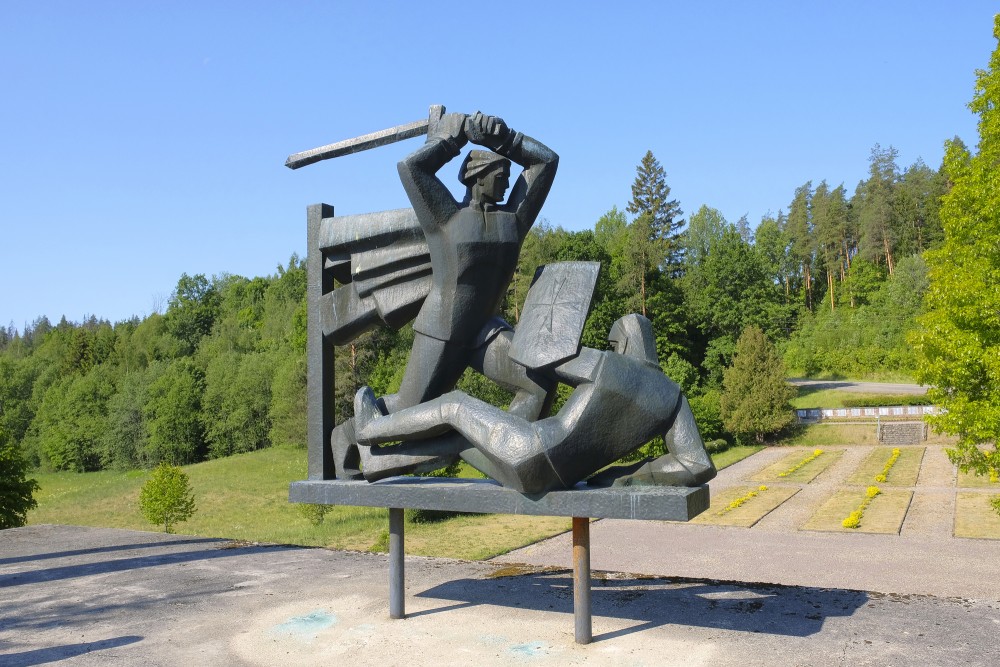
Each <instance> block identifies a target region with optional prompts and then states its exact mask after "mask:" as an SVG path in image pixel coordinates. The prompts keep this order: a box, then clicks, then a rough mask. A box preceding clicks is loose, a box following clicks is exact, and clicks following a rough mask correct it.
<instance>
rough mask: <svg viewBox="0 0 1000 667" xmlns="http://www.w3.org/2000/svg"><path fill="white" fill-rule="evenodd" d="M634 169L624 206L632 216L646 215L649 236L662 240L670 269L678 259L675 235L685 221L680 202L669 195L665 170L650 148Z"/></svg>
mask: <svg viewBox="0 0 1000 667" xmlns="http://www.w3.org/2000/svg"><path fill="white" fill-rule="evenodd" d="M635 171H636V175H635V181H633V183H632V200H631V201H630V202H629V204H628V206H627V207H626V210H627V211H628V212H629V213H631V214H633V215H635V216H643V215H647V214H648V215H649V221H648V225H649V234H650V239H651V240H653V241H658V242H660V243H661V244H662V246H663V247H662V252H663V259H664V261H665V263H666V268H667V269H668V270H673V269H674V268H676V267H677V265H678V264H679V263H680V257H679V252H678V249H679V243H678V238H679V236H680V229H681V226H682V225H683V224H684V221H683V220H681V219H680V217H681V216H682V215H683V212H682V211H681V206H680V204H679V203H678V202H677V200H676V199H670V198H669V197H670V187H669V186H668V185H667V173H666V171H664V169H663V167H662V166H661V165H660V163H659V161H658V160H657V159H656V158H655V157H654V156H653V151H646V154H645V155H644V156H643V158H642V162H640V163H639V166H638V167H636V168H635Z"/></svg>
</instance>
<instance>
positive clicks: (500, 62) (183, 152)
mask: <svg viewBox="0 0 1000 667" xmlns="http://www.w3.org/2000/svg"><path fill="white" fill-rule="evenodd" d="M947 5H952V6H950V7H948V6H947ZM997 11H1000V4H998V3H996V2H981V1H972V0H969V1H965V0H963V1H962V2H958V3H943V2H941V3H931V2H914V1H913V0H911V1H910V2H896V1H882V2H852V1H847V2H839V3H830V2H828V3H807V2H755V3H750V2H712V1H706V2H699V3H693V2H689V1H686V2H674V1H664V2H617V3H606V2H601V3H597V2H594V3H590V2H574V3H568V2H567V3H558V2H552V3H546V2H537V1H535V2H502V3H433V4H431V3H414V2H411V3H376V2H370V3H362V2H288V3H276V2H272V3H262V2H253V1H243V2H156V3H153V2H150V3H138V2H103V1H101V0H91V1H89V2H47V1H45V0H35V1H18V0H8V1H7V2H4V3H2V4H0V86H2V90H3V98H2V99H3V103H2V104H0V128H2V130H0V229H2V236H0V238H2V240H0V267H2V268H3V275H4V280H3V285H2V287H0V323H3V324H4V325H6V324H7V323H8V322H13V323H14V325H15V326H16V327H18V328H19V329H21V328H23V326H24V324H25V323H30V322H31V321H32V320H34V319H35V318H37V317H39V316H41V315H46V316H47V317H49V318H50V319H51V320H53V321H57V320H58V319H59V318H60V317H61V316H63V315H65V316H66V317H67V318H68V319H70V320H74V321H79V320H81V319H82V318H83V317H84V316H85V315H88V314H95V315H97V316H99V317H103V318H108V319H110V320H112V321H116V320H120V319H124V318H127V317H130V316H131V315H139V316H144V315H147V314H149V313H150V312H152V311H153V310H154V309H158V308H159V309H162V308H165V306H166V301H167V299H168V298H169V295H170V292H171V291H172V289H173V287H174V286H175V285H176V282H177V279H178V277H179V276H180V274H181V273H182V272H187V273H189V274H195V273H204V274H206V275H214V274H220V273H225V272H228V273H235V274H240V275H245V276H254V275H268V274H271V273H273V272H274V271H275V268H276V266H277V264H278V263H284V262H286V261H287V260H288V257H289V256H290V255H291V254H292V253H293V252H298V253H299V254H304V253H305V208H306V206H307V205H308V204H311V203H317V202H326V203H329V204H332V205H334V207H335V208H336V211H337V212H338V213H340V214H351V213H361V212H366V211H374V210H382V209H390V208H399V207H403V206H406V205H407V200H406V197H405V195H404V194H403V191H402V188H401V186H400V185H399V182H398V178H397V175H396V169H395V162H396V161H397V160H399V159H400V158H401V157H403V156H404V155H405V154H406V153H408V152H409V151H411V150H413V149H415V148H416V147H417V146H419V141H420V140H419V139H411V140H409V141H408V142H403V143H400V144H396V145H394V146H390V147H384V148H380V149H376V150H373V151H369V152H367V153H363V154H358V155H354V156H348V157H343V158H339V159H335V160H330V161H326V162H322V163H319V164H315V165H312V166H309V167H305V168H302V169H299V170H297V171H291V170H289V169H286V168H285V167H284V166H283V165H284V160H285V158H286V156H288V155H289V154H291V153H295V152H298V151H301V150H306V149H309V148H313V147H315V146H319V145H323V144H327V143H331V142H333V141H337V140H340V139H344V138H348V137H353V136H357V135H360V134H364V133H367V132H372V131H375V130H379V129H382V128H385V127H390V126H393V125H397V124H401V123H406V122H409V121H413V120H418V119H420V118H425V117H426V115H427V108H428V106H429V105H431V104H444V105H446V106H447V107H448V109H449V111H461V112H467V113H471V112H473V111H475V110H477V109H481V110H482V111H484V112H485V113H491V114H495V115H499V116H501V117H503V118H504V119H505V120H506V121H507V122H508V124H509V125H510V126H511V127H513V128H515V129H518V130H521V131H523V132H525V133H527V134H529V135H531V136H534V137H536V138H537V139H539V140H541V141H543V142H544V143H546V144H547V145H549V146H550V147H552V148H553V149H554V150H555V151H556V152H558V153H559V155H560V158H561V159H560V167H559V175H558V177H557V178H556V184H555V186H554V187H553V189H552V192H551V194H550V196H549V199H548V202H547V203H546V206H545V208H544V209H543V211H542V217H543V218H544V219H546V220H548V222H549V223H550V224H552V225H553V226H563V227H565V228H567V229H573V230H577V229H585V228H590V227H592V226H593V224H594V222H595V221H596V220H597V219H598V218H599V217H600V216H601V215H602V214H603V213H604V212H605V211H607V210H608V209H610V208H611V207H612V206H618V207H619V208H624V206H625V205H626V204H627V202H628V200H629V197H630V185H631V183H632V180H633V178H634V176H635V166H636V165H637V164H638V162H639V160H640V159H641V158H642V156H643V154H644V153H645V152H646V150H652V151H653V153H654V154H655V155H656V157H657V158H658V159H659V160H660V162H661V164H662V165H663V167H664V168H665V169H666V171H667V182H668V184H669V185H670V187H671V189H672V192H671V194H672V196H673V197H675V198H677V199H678V200H679V201H680V203H681V207H682V209H683V210H684V212H685V214H687V215H690V214H691V213H693V212H695V211H696V210H697V209H698V208H699V207H700V206H701V205H703V204H707V205H709V206H712V207H715V208H718V209H719V210H720V211H722V213H723V215H725V217H726V218H727V219H729V220H731V221H735V220H736V219H738V218H739V217H740V216H741V215H743V214H747V215H748V216H749V219H750V221H751V224H754V225H756V223H757V222H759V220H760V218H761V216H762V215H764V214H765V213H767V212H768V211H771V212H775V213H776V212H777V211H778V209H781V208H787V206H788V203H789V202H790V201H791V198H792V194H793V191H794V189H795V187H797V186H798V185H801V184H802V183H804V182H805V181H807V180H812V181H813V182H814V184H815V183H818V182H819V181H820V180H823V179H826V180H827V181H828V182H829V183H830V184H831V185H836V184H839V183H844V184H845V186H846V187H847V189H848V192H853V190H854V186H855V185H856V184H857V182H858V181H859V180H861V179H862V178H864V177H865V175H866V171H867V166H868V165H867V159H868V155H869V153H870V151H871V148H872V147H873V146H874V145H875V144H876V143H880V144H881V145H882V146H888V145H893V146H895V147H896V148H897V149H898V150H899V165H900V167H905V166H907V165H909V164H910V163H912V162H913V161H914V160H916V159H917V158H918V157H919V158H922V159H923V160H924V161H925V162H926V163H927V164H929V165H930V166H932V167H934V168H937V166H938V165H939V164H940V161H941V156H942V153H943V142H944V140H945V139H948V138H950V137H952V136H955V135H958V136H960V137H962V138H963V139H964V140H965V141H966V142H967V143H969V144H970V145H974V144H975V142H976V130H975V117H974V116H972V114H971V113H970V112H969V111H968V109H967V107H966V104H967V103H968V101H969V100H970V99H971V96H972V92H973V84H974V76H975V74H974V73H975V70H976V68H981V67H985V65H986V63H987V61H988V58H989V55H990V53H991V52H992V50H993V49H994V48H995V46H996V40H994V38H993V36H992V25H993V14H994V13H996V12H997ZM453 172H454V173H457V164H455V165H454V167H452V166H451V165H449V166H446V167H445V170H444V177H445V180H446V182H449V181H451V180H454V173H453ZM456 187H457V182H456Z"/></svg>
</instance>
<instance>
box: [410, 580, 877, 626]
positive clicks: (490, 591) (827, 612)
mask: <svg viewBox="0 0 1000 667" xmlns="http://www.w3.org/2000/svg"><path fill="white" fill-rule="evenodd" d="M619 576H621V575H613V574H611V575H606V576H605V577H603V578H602V575H601V574H600V573H595V578H594V579H593V581H592V585H591V611H592V614H593V616H595V617H599V616H604V617H610V618H617V619H629V620H634V621H638V622H639V623H638V625H634V626H631V627H628V628H625V629H622V630H617V631H614V632H606V633H604V634H600V635H597V636H595V637H594V640H595V641H600V640H604V639H612V638H614V637H619V636H622V635H628V634H631V633H634V632H641V631H643V630H648V629H651V628H655V627H659V626H662V625H687V626H696V627H706V628H718V629H725V630H735V631H739V632H759V633H767V634H774V635H785V636H793V637H807V636H809V635H814V634H816V633H818V632H820V630H821V629H822V627H823V623H824V621H825V620H826V619H827V618H830V617H836V616H850V615H852V614H853V613H854V612H855V611H856V610H857V609H859V608H860V607H862V606H863V605H864V604H865V603H866V602H867V601H868V598H869V596H868V594H867V593H865V592H863V591H852V590H846V589H836V588H812V587H803V586H780V585H771V584H743V583H738V582H718V581H710V580H697V579H669V578H661V577H649V578H645V577H636V576H625V577H623V578H618V577H619ZM611 577H615V578H611ZM417 597H422V598H437V599H443V600H450V601H454V602H460V603H464V604H461V605H453V606H449V607H445V608H443V609H441V610H439V611H448V610H450V609H454V608H457V607H463V606H470V605H477V604H485V605H494V606H506V607H516V608H523V609H532V610H536V611H553V612H558V613H566V614H572V613H573V574H572V572H571V571H566V570H562V571H546V572H539V573H531V574H521V575H515V576H510V577H500V578H494V579H486V580H482V579H460V580H457V581H451V582H447V583H444V584H441V585H439V586H435V587H434V588H431V589H428V590H426V591H423V592H421V593H418V594H417Z"/></svg>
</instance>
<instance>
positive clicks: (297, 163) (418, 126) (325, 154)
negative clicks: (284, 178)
mask: <svg viewBox="0 0 1000 667" xmlns="http://www.w3.org/2000/svg"><path fill="white" fill-rule="evenodd" d="M443 113H444V107H443V106H441V105H438V104H435V105H434V106H432V107H431V110H430V114H429V115H428V118H427V119H426V120H417V121H414V122H412V123H407V124H406V125H397V126H396V127H390V128H388V129H385V130H379V131H378V132H372V133H371V134H364V135H361V136H360V137H354V138H353V139H345V140H344V141H338V142H337V143H335V144H327V145H326V146H320V147H319V148H313V149H311V150H308V151H302V152H301V153H295V154H294V155H289V156H288V159H287V160H285V166H286V167H288V168H289V169H298V168H299V167H304V166H306V165H308V164H313V163H316V162H319V161H320V160H329V159H330V158H335V157H340V156H341V155H350V154H351V153H360V152H361V151H366V150H368V149H370V148H378V147H379V146H387V145H389V144H394V143H396V142H397V141H403V140H405V139H412V138H413V137H419V136H420V135H422V134H426V133H427V130H428V128H429V127H430V126H431V124H432V123H436V122H437V121H438V120H440V119H441V115H442V114H443Z"/></svg>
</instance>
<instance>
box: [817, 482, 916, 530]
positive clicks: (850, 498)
mask: <svg viewBox="0 0 1000 667" xmlns="http://www.w3.org/2000/svg"><path fill="white" fill-rule="evenodd" d="M880 491H881V493H879V494H878V496H877V497H875V498H873V499H871V502H870V503H869V504H868V505H867V507H865V509H864V515H863V517H862V519H861V522H860V525H858V527H857V528H846V527H844V519H846V518H847V517H849V516H850V514H851V512H854V511H855V510H857V509H858V508H859V507H860V506H861V505H862V504H863V503H864V501H865V489H840V490H839V491H836V492H835V493H834V494H833V495H832V496H830V497H829V498H828V499H827V500H826V502H824V503H823V504H822V505H821V506H820V508H819V509H818V510H817V511H816V513H815V514H813V515H812V517H810V519H809V520H808V521H806V522H805V523H804V524H803V525H802V526H801V527H800V530H817V531H830V532H839V533H880V534H885V535H898V534H899V530H900V528H901V527H902V525H903V519H905V518H906V512H907V510H909V508H910V501H911V500H912V499H913V492H912V491H904V490H901V489H880Z"/></svg>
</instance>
